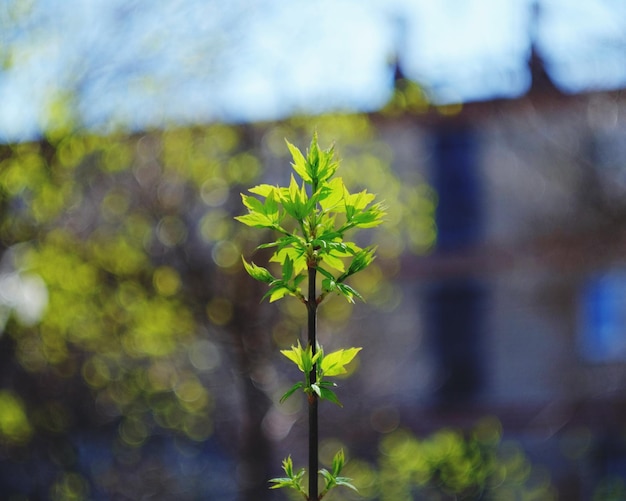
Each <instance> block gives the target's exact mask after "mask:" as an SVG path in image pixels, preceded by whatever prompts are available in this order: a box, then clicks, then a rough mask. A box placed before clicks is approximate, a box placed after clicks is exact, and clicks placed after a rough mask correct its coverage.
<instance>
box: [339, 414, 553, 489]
mask: <svg viewBox="0 0 626 501" xmlns="http://www.w3.org/2000/svg"><path fill="white" fill-rule="evenodd" d="M345 471H346V474H348V472H349V474H350V475H351V476H352V477H353V478H354V483H355V485H357V486H358V487H359V494H358V495H356V494H354V493H353V492H345V491H344V492H341V493H339V492H338V493H337V496H336V497H333V499H334V500H336V501H342V500H344V501H348V500H353V499H354V500H356V499H378V500H381V501H411V500H414V499H420V500H425V501H430V500H433V501H435V500H437V501H443V500H461V499H465V500H479V499H481V500H502V501H504V500H507V501H509V500H518V499H519V500H522V499H524V500H531V499H536V500H542V501H547V500H551V499H557V493H556V490H555V488H554V486H553V485H552V482H551V479H550V475H549V473H548V472H547V470H545V469H543V468H542V467H540V466H535V465H533V464H532V463H531V461H530V460H529V458H528V457H527V456H526V454H525V453H524V452H523V450H522V449H521V447H520V446H519V445H518V444H517V443H516V442H514V441H510V440H507V441H503V440H502V427H501V424H500V422H499V421H498V420H497V419H495V418H484V419H483V420H481V421H479V422H478V423H477V424H476V425H475V426H474V428H473V429H471V430H470V431H469V432H467V433H463V432H462V431H460V430H457V429H452V428H443V429H441V430H438V431H436V432H435V433H433V434H431V435H429V436H426V437H424V438H418V437H417V436H415V435H414V434H413V433H412V432H410V431H409V430H407V429H402V428H399V429H396V430H394V431H392V432H390V433H388V434H386V435H384V436H383V437H382V439H381V440H380V443H379V457H378V461H377V463H376V465H372V464H371V463H368V462H366V461H363V460H360V459H352V460H350V461H349V462H348V464H347V465H346V469H345Z"/></svg>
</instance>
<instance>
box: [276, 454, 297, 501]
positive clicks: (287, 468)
mask: <svg viewBox="0 0 626 501" xmlns="http://www.w3.org/2000/svg"><path fill="white" fill-rule="evenodd" d="M283 470H284V472H285V474H286V475H287V476H286V477H277V478H272V479H270V480H269V482H271V483H273V484H275V485H272V486H270V489H280V488H282V487H289V488H291V489H295V490H296V491H298V492H300V493H301V494H305V492H304V489H303V488H302V484H301V482H302V477H304V474H305V470H304V468H300V470H298V471H297V472H296V473H295V474H294V472H293V462H292V460H291V456H288V457H287V458H285V459H284V460H283ZM305 497H306V495H305Z"/></svg>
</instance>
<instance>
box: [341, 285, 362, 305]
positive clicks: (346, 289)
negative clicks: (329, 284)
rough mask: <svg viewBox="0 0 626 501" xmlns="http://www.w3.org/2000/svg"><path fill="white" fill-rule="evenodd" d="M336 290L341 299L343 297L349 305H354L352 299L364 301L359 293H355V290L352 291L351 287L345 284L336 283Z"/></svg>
mask: <svg viewBox="0 0 626 501" xmlns="http://www.w3.org/2000/svg"><path fill="white" fill-rule="evenodd" d="M337 290H338V291H339V292H341V294H342V295H343V297H345V298H346V299H347V300H348V301H350V302H351V303H354V298H355V297H356V298H358V299H360V300H361V301H364V299H363V296H361V294H360V293H359V292H357V291H356V290H355V289H353V288H352V287H350V286H349V285H347V284H341V283H338V284H337Z"/></svg>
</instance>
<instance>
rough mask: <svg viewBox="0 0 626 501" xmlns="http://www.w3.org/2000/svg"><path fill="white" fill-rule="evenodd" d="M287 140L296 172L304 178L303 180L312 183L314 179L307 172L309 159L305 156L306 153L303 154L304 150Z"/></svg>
mask: <svg viewBox="0 0 626 501" xmlns="http://www.w3.org/2000/svg"><path fill="white" fill-rule="evenodd" d="M285 142H286V143H287V148H289V151H290V152H291V157H292V158H293V163H292V164H291V166H292V167H293V170H295V171H296V173H297V174H298V175H299V176H300V177H301V178H302V180H303V181H305V182H307V183H310V182H311V181H312V179H311V176H310V175H309V173H308V172H307V161H306V159H305V158H304V155H302V152H301V151H300V150H299V149H298V148H297V147H296V146H294V145H293V144H291V143H290V142H289V141H287V140H286V139H285Z"/></svg>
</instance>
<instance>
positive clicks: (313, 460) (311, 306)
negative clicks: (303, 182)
mask: <svg viewBox="0 0 626 501" xmlns="http://www.w3.org/2000/svg"><path fill="white" fill-rule="evenodd" d="M316 273H317V268H316V267H315V266H309V298H308V301H307V311H308V338H309V346H310V347H311V352H312V354H313V356H315V352H316V350H317V339H316V337H317V299H316V290H315V279H316ZM316 381H317V367H316V364H314V365H313V369H311V372H310V374H309V382H310V384H315V383H316ZM308 401H309V501H317V500H318V494H317V469H318V442H319V440H318V439H319V436H318V424H317V402H318V399H317V395H316V394H315V393H314V392H311V393H309V395H308Z"/></svg>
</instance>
